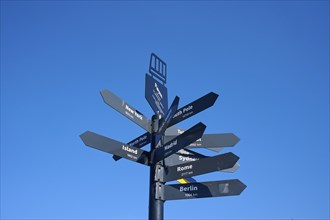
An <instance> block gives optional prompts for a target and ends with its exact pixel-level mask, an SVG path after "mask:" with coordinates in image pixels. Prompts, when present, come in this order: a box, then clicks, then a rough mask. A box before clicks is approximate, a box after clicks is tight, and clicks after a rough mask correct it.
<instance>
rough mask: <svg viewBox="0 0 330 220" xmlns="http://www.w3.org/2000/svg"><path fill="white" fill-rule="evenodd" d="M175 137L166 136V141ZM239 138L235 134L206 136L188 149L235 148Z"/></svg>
mask: <svg viewBox="0 0 330 220" xmlns="http://www.w3.org/2000/svg"><path fill="white" fill-rule="evenodd" d="M174 137H175V135H169V136H165V138H164V141H165V142H166V141H168V140H171V139H173V138H174ZM239 140H240V139H239V138H238V137H237V136H236V135H234V134H233V133H227V134H204V135H203V136H202V138H200V139H198V140H197V141H195V142H194V143H191V144H189V146H187V147H188V148H204V147H206V148H209V147H216V148H217V147H233V146H234V145H235V144H237V142H239Z"/></svg>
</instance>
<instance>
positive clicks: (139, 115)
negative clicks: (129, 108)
mask: <svg viewBox="0 0 330 220" xmlns="http://www.w3.org/2000/svg"><path fill="white" fill-rule="evenodd" d="M134 115H135V117H137V118H138V119H140V120H142V115H141V114H139V113H137V112H136V111H135V112H134Z"/></svg>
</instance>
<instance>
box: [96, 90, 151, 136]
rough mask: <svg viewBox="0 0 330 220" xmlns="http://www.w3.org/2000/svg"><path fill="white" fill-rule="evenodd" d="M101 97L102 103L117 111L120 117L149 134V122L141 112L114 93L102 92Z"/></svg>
mask: <svg viewBox="0 0 330 220" xmlns="http://www.w3.org/2000/svg"><path fill="white" fill-rule="evenodd" d="M101 96H102V98H103V101H104V102H105V103H106V104H107V105H109V106H111V107H112V108H114V109H115V110H117V111H118V112H119V113H121V114H122V115H124V116H126V117H127V118H128V119H130V120H131V121H133V122H134V123H136V124H137V125H139V126H140V127H141V128H143V129H144V130H146V131H148V132H149V133H151V122H150V120H149V119H148V118H147V117H146V116H144V115H143V114H142V113H141V112H139V111H137V110H136V109H135V108H133V107H132V106H131V105H129V104H127V103H126V102H125V101H124V100H122V99H121V98H119V97H118V96H116V95H115V94H114V93H112V92H110V91H109V90H106V89H104V90H102V91H101Z"/></svg>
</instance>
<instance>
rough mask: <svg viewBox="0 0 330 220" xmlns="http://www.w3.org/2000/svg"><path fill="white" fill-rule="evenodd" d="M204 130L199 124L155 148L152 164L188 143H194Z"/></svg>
mask: <svg viewBox="0 0 330 220" xmlns="http://www.w3.org/2000/svg"><path fill="white" fill-rule="evenodd" d="M205 129H206V126H205V125H204V124H203V123H201V122H200V123H198V124H196V125H195V126H193V127H192V128H190V129H188V130H187V131H186V132H184V133H183V134H181V135H179V136H177V137H175V138H174V139H172V140H171V141H169V142H167V143H165V144H164V145H163V146H161V147H159V148H157V149H156V150H155V154H154V160H153V163H157V162H159V161H161V160H163V159H164V158H166V157H168V156H170V155H172V154H174V153H175V152H177V151H179V150H180V149H182V148H184V147H185V146H187V145H189V144H190V143H192V142H194V141H196V140H197V139H198V138H200V137H201V136H202V135H203V133H204V131H205Z"/></svg>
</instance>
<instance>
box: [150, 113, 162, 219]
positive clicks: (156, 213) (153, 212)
mask: <svg viewBox="0 0 330 220" xmlns="http://www.w3.org/2000/svg"><path fill="white" fill-rule="evenodd" d="M160 118H161V115H160V114H156V115H154V116H153V117H152V133H151V145H150V147H151V149H150V152H151V154H150V177H149V178H150V179H149V220H163V219H164V201H163V200H161V199H156V188H157V187H159V184H161V185H162V183H160V182H159V180H157V178H156V170H157V168H158V166H157V164H159V163H162V162H158V163H157V164H154V163H153V161H152V160H153V157H154V152H155V150H156V145H157V143H156V140H157V138H156V132H157V130H158V126H159V120H160Z"/></svg>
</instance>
